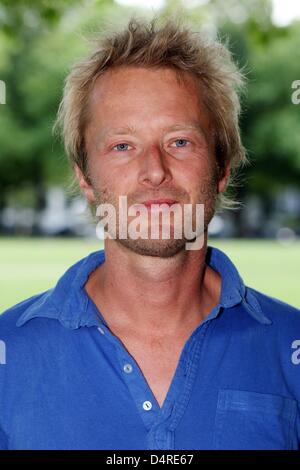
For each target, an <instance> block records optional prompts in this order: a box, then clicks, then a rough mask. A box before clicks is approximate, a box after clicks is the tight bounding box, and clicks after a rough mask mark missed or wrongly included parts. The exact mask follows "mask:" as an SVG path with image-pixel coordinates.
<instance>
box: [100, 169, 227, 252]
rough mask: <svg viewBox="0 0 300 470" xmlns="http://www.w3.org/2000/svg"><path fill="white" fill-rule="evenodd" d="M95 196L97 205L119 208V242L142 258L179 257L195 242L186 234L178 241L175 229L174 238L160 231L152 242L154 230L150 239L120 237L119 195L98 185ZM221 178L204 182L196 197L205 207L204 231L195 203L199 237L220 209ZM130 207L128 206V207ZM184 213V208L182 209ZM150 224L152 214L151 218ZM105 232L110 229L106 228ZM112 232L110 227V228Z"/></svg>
mask: <svg viewBox="0 0 300 470" xmlns="http://www.w3.org/2000/svg"><path fill="white" fill-rule="evenodd" d="M93 189H94V194H95V198H96V206H97V207H98V205H100V204H111V205H113V207H114V208H115V212H116V222H117V223H116V232H115V235H116V236H115V237H114V238H115V241H116V243H119V244H120V245H122V246H123V247H126V248H127V249H128V250H131V251H133V252H135V253H137V254H139V255H142V256H153V257H159V258H170V257H172V256H175V255H177V254H178V253H180V252H181V251H183V250H185V249H186V243H187V242H188V243H191V242H193V241H194V240H195V239H194V240H193V239H188V238H186V237H185V234H184V231H182V232H183V236H182V237H181V238H175V237H174V236H172V235H174V229H173V230H172V229H171V230H170V238H168V239H164V238H162V236H161V229H160V232H159V238H158V239H152V238H151V236H150V227H149V232H148V233H149V236H148V238H147V239H144V238H137V239H132V238H130V235H129V233H128V232H127V237H126V238H120V230H119V200H118V196H116V195H115V194H114V193H113V192H111V191H110V190H109V189H108V188H107V187H105V188H102V189H99V190H97V189H96V188H95V185H93ZM217 194H218V193H217V178H216V175H215V174H214V175H213V176H211V177H210V178H207V179H205V180H204V181H202V182H201V185H200V186H199V191H198V192H197V195H196V198H195V200H196V203H195V204H204V221H203V225H202V226H201V227H200V230H199V229H198V228H197V227H196V214H195V204H193V210H192V228H193V231H195V230H196V229H197V236H199V235H202V234H205V233H206V232H207V229H208V224H209V223H210V221H211V219H212V217H213V215H214V213H215V208H216V200H217ZM129 206H130V204H128V207H129ZM182 212H183V207H182ZM130 219H131V218H130V217H129V218H128V224H130ZM148 220H149V221H150V214H149V219H148ZM171 220H172V219H171ZM104 230H106V228H105V227H104ZM107 231H108V232H109V227H108V228H107Z"/></svg>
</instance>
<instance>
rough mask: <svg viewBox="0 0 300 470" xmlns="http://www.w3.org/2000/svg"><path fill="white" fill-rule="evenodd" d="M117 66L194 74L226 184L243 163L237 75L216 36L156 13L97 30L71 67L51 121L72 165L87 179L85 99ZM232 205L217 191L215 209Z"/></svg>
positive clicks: (244, 162) (230, 182)
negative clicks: (87, 53) (111, 28)
mask: <svg viewBox="0 0 300 470" xmlns="http://www.w3.org/2000/svg"><path fill="white" fill-rule="evenodd" d="M121 65H126V66H130V65H135V66H144V67H170V68H172V69H173V70H175V71H176V72H178V73H177V75H178V76H179V75H180V74H182V72H188V73H190V74H191V75H193V76H194V77H195V78H196V80H197V83H198V84H199V88H200V89H201V92H202V95H201V97H202V100H203V102H204V104H205V105H206V107H207V110H208V112H209V114H210V118H211V120H212V123H213V129H214V137H215V156H216V162H217V165H218V169H219V176H220V177H221V176H222V172H223V171H224V169H225V166H226V164H228V163H230V168H231V175H230V179H229V182H228V184H227V190H228V187H229V186H231V187H232V186H233V180H234V178H235V176H236V175H235V173H236V172H235V170H236V169H237V168H238V167H239V166H241V165H244V164H246V163H247V158H246V154H245V149H244V147H243V145H242V143H241V139H240V132H239V124H238V120H239V114H240V101H239V91H240V90H241V89H242V85H243V82H244V80H243V76H242V73H241V72H240V71H239V70H238V68H237V66H236V65H235V64H234V62H233V60H232V57H231V54H230V52H229V50H228V49H227V48H226V47H225V46H224V45H222V43H221V42H220V41H217V40H209V39H207V38H204V37H202V35H201V33H199V32H196V31H192V29H191V27H188V26H186V25H183V24H182V23H181V20H180V19H178V18H177V19H174V18H172V19H167V20H164V22H163V23H162V24H159V19H158V18H153V19H152V20H150V21H147V20H145V19H137V18H135V17H131V18H130V20H129V22H128V24H127V25H126V26H125V28H124V27H123V29H120V30H119V31H105V32H104V33H101V34H100V36H99V37H98V39H97V40H96V48H95V50H94V51H93V52H92V54H91V55H90V56H89V57H88V58H86V59H84V60H82V61H80V62H79V63H77V64H75V65H74V66H73V68H72V70H71V72H70V74H69V75H68V76H67V78H66V81H65V87H64V95H63V99H62V101H61V103H60V106H59V110H58V115H57V120H56V123H55V125H54V129H57V128H58V129H60V130H61V134H62V136H63V140H64V145H65V151H66V153H67V155H68V157H69V160H70V162H71V164H72V166H73V167H74V165H75V164H76V165H78V167H79V168H80V170H81V171H82V172H83V174H84V175H85V176H86V177H87V178H88V172H87V163H88V156H87V154H86V150H85V142H84V131H85V127H86V125H87V121H88V117H89V116H88V99H89V96H90V93H91V90H92V87H93V85H94V83H95V80H96V79H97V78H98V77H99V76H101V75H102V74H103V73H104V72H105V71H107V70H108V69H109V68H111V67H116V66H121ZM237 205H239V203H238V202H237V201H234V200H233V199H232V198H230V197H227V196H225V195H224V194H219V195H218V208H219V209H221V208H235V207H236V206H237Z"/></svg>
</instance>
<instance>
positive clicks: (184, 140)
mask: <svg viewBox="0 0 300 470" xmlns="http://www.w3.org/2000/svg"><path fill="white" fill-rule="evenodd" d="M175 142H179V143H180V144H179V146H177V147H178V148H181V147H186V145H184V144H186V143H187V142H189V141H188V140H187V139H177V140H175Z"/></svg>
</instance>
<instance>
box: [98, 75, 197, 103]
mask: <svg viewBox="0 0 300 470" xmlns="http://www.w3.org/2000/svg"><path fill="white" fill-rule="evenodd" d="M199 88H200V86H199V83H198V82H197V80H196V78H195V77H194V76H193V75H191V74H190V73H188V72H184V71H179V70H175V69H172V68H170V67H142V66H118V67H114V68H111V69H109V70H107V71H106V72H104V74H103V75H101V76H100V77H98V79H97V80H96V81H95V84H94V86H93V89H92V92H91V94H90V100H89V102H90V104H91V105H93V104H100V102H101V103H102V104H109V103H111V102H115V101H119V102H121V101H123V100H126V99H131V101H132V103H134V102H137V101H138V100H140V99H143V100H146V98H147V97H148V98H150V97H151V99H154V100H155V98H156V99H157V100H158V101H161V100H162V99H166V100H167V99H173V100H174V99H175V98H179V97H183V98H184V99H185V100H189V101H195V100H197V99H198V97H199ZM148 101H149V100H148Z"/></svg>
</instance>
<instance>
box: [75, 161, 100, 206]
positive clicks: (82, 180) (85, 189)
mask: <svg viewBox="0 0 300 470" xmlns="http://www.w3.org/2000/svg"><path fill="white" fill-rule="evenodd" d="M75 174H76V178H77V180H78V183H79V186H80V189H81V191H82V193H83V194H84V196H85V197H86V199H87V200H88V202H89V203H91V204H93V203H95V202H96V198H95V194H94V190H93V187H92V186H91V185H90V183H88V181H87V180H86V177H85V176H84V175H83V173H82V171H81V170H80V168H79V166H78V165H75Z"/></svg>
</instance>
